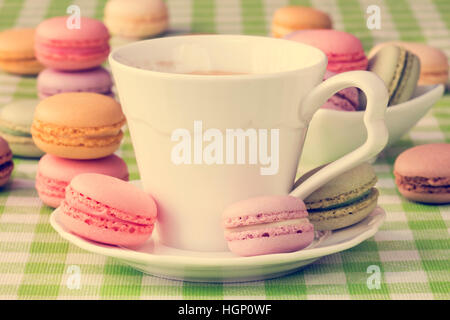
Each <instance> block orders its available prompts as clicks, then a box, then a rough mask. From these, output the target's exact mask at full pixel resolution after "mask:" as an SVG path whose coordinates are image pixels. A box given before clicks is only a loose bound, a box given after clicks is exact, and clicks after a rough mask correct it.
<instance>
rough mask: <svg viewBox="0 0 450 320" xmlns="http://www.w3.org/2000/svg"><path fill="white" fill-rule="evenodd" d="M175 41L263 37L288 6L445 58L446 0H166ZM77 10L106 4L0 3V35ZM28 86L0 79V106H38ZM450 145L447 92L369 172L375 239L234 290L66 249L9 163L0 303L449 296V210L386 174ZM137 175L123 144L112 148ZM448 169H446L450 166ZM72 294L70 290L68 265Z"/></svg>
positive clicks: (449, 16)
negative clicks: (375, 272) (374, 12)
mask: <svg viewBox="0 0 450 320" xmlns="http://www.w3.org/2000/svg"><path fill="white" fill-rule="evenodd" d="M167 3H168V6H169V9H170V14H171V20H170V22H171V30H172V32H174V33H177V32H180V33H187V32H199V33H202V32H203V33H209V32H215V33H244V34H258V35H268V34H269V31H270V20H271V16H272V14H273V11H274V10H275V9H276V8H278V7H280V6H283V5H286V4H288V3H293V4H306V5H311V6H314V7H316V8H319V9H321V10H323V11H325V12H328V13H329V14H330V15H331V16H332V18H333V21H334V26H335V28H336V29H339V30H345V31H348V32H351V33H353V34H355V35H356V36H358V37H359V38H360V39H361V40H362V42H363V44H364V47H365V49H366V50H369V49H370V47H371V46H372V45H374V44H375V43H377V42H380V41H387V40H393V39H402V40H409V41H419V42H426V43H429V44H431V45H434V46H437V47H440V48H441V49H443V50H444V51H446V53H447V55H448V56H449V57H450V1H448V0H410V1H407V0H359V1H358V0H299V1H294V0H291V1H289V0H216V1H214V0H167ZM70 4H77V5H78V6H80V8H81V13H82V15H85V16H91V17H96V18H100V19H101V18H102V13H103V7H104V5H105V0H77V1H68V0H0V30H2V29H7V28H11V27H18V26H35V25H37V24H38V23H39V22H40V21H42V20H43V19H45V18H48V17H51V16H56V15H63V14H65V12H66V8H67V7H68V6H69V5H70ZM373 4H375V5H378V6H379V7H380V8H381V19H382V22H381V29H380V30H369V29H368V28H367V27H366V18H367V14H366V8H367V6H369V5H373ZM35 87H36V79H35V78H32V77H18V76H12V75H8V74H5V73H1V72H0V105H2V104H5V103H7V102H9V101H10V100H12V99H16V98H35V97H36V88H35ZM443 141H445V142H447V143H448V142H450V95H449V94H447V95H446V96H444V97H443V98H442V99H441V100H440V101H439V102H438V103H437V104H436V105H435V106H434V107H433V109H432V110H431V111H430V112H429V113H428V114H427V116H426V117H424V118H423V119H422V120H421V121H420V122H419V123H418V124H417V125H416V126H415V127H414V128H413V129H412V130H411V132H409V133H408V134H407V135H405V136H404V137H403V139H402V140H401V141H400V142H398V143H397V144H396V145H395V146H393V147H391V148H389V149H388V150H386V151H385V152H384V153H383V154H382V155H381V157H380V158H379V159H378V160H377V162H376V163H375V169H376V172H377V174H378V177H379V182H378V187H379V189H380V191H381V196H380V199H379V203H380V205H381V206H382V207H383V208H384V209H385V210H386V211H387V219H386V222H385V223H384V225H383V226H382V228H381V230H380V231H379V232H378V233H377V234H376V235H375V236H374V237H372V238H371V239H369V240H367V241H365V242H364V243H362V244H360V245H358V246H357V247H355V248H353V249H350V250H347V251H344V252H341V253H337V254H333V255H330V256H327V257H325V258H322V259H320V260H319V261H317V262H315V263H314V264H312V265H310V266H309V267H307V268H305V269H303V270H300V271H298V272H297V273H295V274H292V275H290V276H286V277H283V278H279V279H274V280H268V281H258V282H249V283H239V284H223V285H222V284H198V283H187V282H179V281H171V280H165V279H160V278H157V277H153V276H149V275H145V274H142V273H140V272H138V271H135V270H134V269H132V268H130V267H127V266H124V265H121V264H119V263H117V262H115V261H114V260H112V259H109V258H105V257H103V256H100V255H95V254H90V253H87V252H85V251H83V250H81V249H79V248H77V247H75V246H73V245H71V244H69V243H68V242H67V241H65V240H63V239H62V238H61V237H59V235H58V234H57V233H56V232H55V231H54V230H53V229H52V227H51V226H50V224H49V215H50V213H51V212H52V210H51V209H50V208H49V207H46V206H44V205H42V203H41V202H40V200H39V198H38V197H37V194H36V191H35V189H34V176H35V172H36V167H37V166H36V164H37V161H36V160H25V159H19V158H16V159H14V162H15V165H16V167H15V170H14V174H13V181H12V183H11V184H10V185H9V186H8V187H6V188H3V189H2V190H1V191H0V298H3V299H189V298H190V299H197V298H199V299H203V298H206V299H229V298H235V299H255V298H259V299H265V298H268V299H449V298H450V239H449V230H450V229H449V228H450V206H448V205H447V206H428V205H421V204H416V203H412V202H408V201H406V200H405V199H404V198H402V197H401V196H400V195H399V193H398V192H397V190H396V188H395V185H394V177H393V174H392V164H393V162H394V160H395V158H396V156H397V155H398V154H399V153H400V152H401V151H402V150H404V149H405V148H408V147H411V146H413V145H418V144H423V143H431V142H443ZM119 153H120V155H121V156H122V157H123V158H124V159H125V160H126V162H127V163H128V165H129V170H130V172H131V179H137V178H138V177H139V176H138V172H137V167H136V161H135V159H134V154H133V149H132V146H131V143H130V139H129V135H128V134H127V135H126V138H125V142H124V144H123V146H122V148H121V150H120V152H119ZM449 165H450V164H449ZM371 265H375V266H378V267H379V268H380V270H381V286H380V287H379V289H376V288H375V289H369V288H368V287H367V285H366V281H367V279H368V277H369V276H370V274H368V273H367V269H368V267H369V266H371ZM74 266H75V267H76V268H79V270H80V271H81V287H80V288H79V289H70V286H68V285H67V281H68V278H69V276H70V275H71V272H72V270H73V267H74Z"/></svg>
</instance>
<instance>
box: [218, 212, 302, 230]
mask: <svg viewBox="0 0 450 320" xmlns="http://www.w3.org/2000/svg"><path fill="white" fill-rule="evenodd" d="M307 217H308V212H307V211H306V210H292V211H289V210H286V211H281V212H269V213H258V214H254V215H244V216H235V217H228V218H226V219H225V220H224V227H225V228H227V229H229V228H237V227H241V226H249V225H259V224H261V223H272V222H278V221H284V220H292V219H301V218H307Z"/></svg>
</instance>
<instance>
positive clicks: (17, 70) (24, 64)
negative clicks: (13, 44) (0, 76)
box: [0, 59, 44, 76]
mask: <svg viewBox="0 0 450 320" xmlns="http://www.w3.org/2000/svg"><path fill="white" fill-rule="evenodd" d="M0 69H2V70H4V71H6V72H9V73H13V74H18V75H30V76H31V75H36V74H38V73H39V72H40V71H41V70H42V69H44V66H43V65H42V64H41V63H40V62H38V61H37V60H34V59H29V60H0Z"/></svg>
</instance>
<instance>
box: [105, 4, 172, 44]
mask: <svg viewBox="0 0 450 320" xmlns="http://www.w3.org/2000/svg"><path fill="white" fill-rule="evenodd" d="M104 22H105V25H106V26H107V28H108V29H109V31H110V32H111V34H114V35H120V36H124V37H131V38H144V37H149V36H154V35H158V34H161V33H162V32H164V31H165V30H166V29H167V28H168V25H169V16H168V9H167V5H166V4H165V3H164V1H162V0H135V1H131V2H130V1H121V0H110V1H108V2H107V4H106V5H105V9H104Z"/></svg>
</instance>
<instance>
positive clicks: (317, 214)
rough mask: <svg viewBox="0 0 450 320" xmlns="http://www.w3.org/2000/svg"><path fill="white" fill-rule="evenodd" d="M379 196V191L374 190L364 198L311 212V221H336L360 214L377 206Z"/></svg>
mask: <svg viewBox="0 0 450 320" xmlns="http://www.w3.org/2000/svg"><path fill="white" fill-rule="evenodd" d="M378 194H379V193H378V190H377V189H376V188H372V189H370V190H369V191H368V192H367V193H365V194H364V195H363V196H360V197H358V198H355V199H351V200H349V201H347V202H344V203H341V204H339V205H335V206H331V207H327V208H321V209H316V210H309V214H310V220H311V221H312V222H313V223H314V222H315V221H321V220H328V219H336V218H340V217H345V216H347V215H348V214H353V212H359V211H361V210H362V209H364V208H366V207H369V206H371V205H375V204H376V199H377V198H378Z"/></svg>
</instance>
